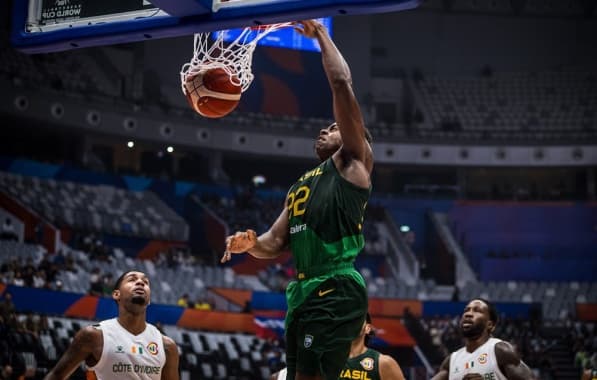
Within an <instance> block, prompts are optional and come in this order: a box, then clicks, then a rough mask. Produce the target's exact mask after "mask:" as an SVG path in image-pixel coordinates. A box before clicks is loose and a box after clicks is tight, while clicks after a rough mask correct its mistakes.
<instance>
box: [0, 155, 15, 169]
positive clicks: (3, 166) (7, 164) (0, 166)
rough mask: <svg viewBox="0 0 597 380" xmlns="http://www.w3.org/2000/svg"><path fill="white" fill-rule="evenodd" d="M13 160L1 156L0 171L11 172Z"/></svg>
mask: <svg viewBox="0 0 597 380" xmlns="http://www.w3.org/2000/svg"><path fill="white" fill-rule="evenodd" d="M12 162H13V159H12V158H10V157H6V156H0V170H2V171H6V172H8V171H10V165H12Z"/></svg>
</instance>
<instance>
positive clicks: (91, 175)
mask: <svg viewBox="0 0 597 380" xmlns="http://www.w3.org/2000/svg"><path fill="white" fill-rule="evenodd" d="M55 177H56V179H57V180H62V181H70V182H76V183H84V184H88V185H108V186H115V187H122V181H121V180H120V178H119V177H117V176H115V175H113V174H108V173H99V172H93V171H90V170H83V169H77V168H69V167H66V166H64V167H63V168H62V170H60V172H58V173H57V174H56V176H55Z"/></svg>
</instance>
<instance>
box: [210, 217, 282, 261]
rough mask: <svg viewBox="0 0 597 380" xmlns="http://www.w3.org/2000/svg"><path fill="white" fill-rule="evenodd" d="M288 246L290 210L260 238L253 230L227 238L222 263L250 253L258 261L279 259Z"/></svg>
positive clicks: (240, 232)
mask: <svg viewBox="0 0 597 380" xmlns="http://www.w3.org/2000/svg"><path fill="white" fill-rule="evenodd" d="M287 245H288V209H287V208H286V207H284V210H282V212H281V213H280V216H278V219H276V221H275V222H274V224H272V226H271V227H270V229H269V230H268V231H267V232H265V233H264V234H262V235H260V236H259V237H258V236H257V234H256V233H255V231H253V230H247V231H245V232H242V231H239V232H236V233H235V234H234V235H231V236H228V237H227V238H226V251H225V252H224V256H222V260H221V262H222V263H225V262H227V261H230V259H231V258H232V254H236V253H244V252H248V253H249V254H250V255H251V256H253V257H256V258H258V259H272V258H275V257H278V256H279V255H280V253H282V249H284V248H285V247H286V246H287Z"/></svg>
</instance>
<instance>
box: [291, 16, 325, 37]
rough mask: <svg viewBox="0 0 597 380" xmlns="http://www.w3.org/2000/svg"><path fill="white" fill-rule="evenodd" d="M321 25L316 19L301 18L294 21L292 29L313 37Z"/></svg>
mask: <svg viewBox="0 0 597 380" xmlns="http://www.w3.org/2000/svg"><path fill="white" fill-rule="evenodd" d="M320 28H323V25H322V24H321V23H320V22H319V21H317V20H302V21H296V22H295V23H294V30H296V31H297V32H298V33H300V34H302V35H303V36H305V37H309V38H315V37H316V36H317V32H318V31H319V30H320Z"/></svg>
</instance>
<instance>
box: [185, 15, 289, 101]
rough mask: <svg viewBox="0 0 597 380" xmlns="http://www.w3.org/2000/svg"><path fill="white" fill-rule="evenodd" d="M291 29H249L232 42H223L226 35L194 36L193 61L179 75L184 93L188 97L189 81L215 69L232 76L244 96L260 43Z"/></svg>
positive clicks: (265, 26) (278, 25) (206, 34)
mask: <svg viewBox="0 0 597 380" xmlns="http://www.w3.org/2000/svg"><path fill="white" fill-rule="evenodd" d="M291 25H292V23H290V22H286V23H280V24H271V25H263V26H258V27H247V28H244V29H242V31H241V33H240V34H239V35H238V37H236V38H235V39H234V40H232V41H231V42H224V37H225V32H214V33H212V32H206V33H197V34H195V42H194V46H195V50H194V52H193V58H191V61H190V62H188V63H185V64H184V65H183V66H182V69H181V71H180V81H181V86H182V92H183V93H184V94H186V88H185V84H186V83H187V80H189V79H190V78H192V77H194V76H195V75H197V74H199V73H202V72H205V71H207V70H210V69H215V68H222V69H224V70H225V71H226V73H228V75H230V81H231V82H232V83H234V84H235V85H237V86H241V88H242V91H243V92H245V91H246V90H247V89H248V88H249V86H250V85H251V82H253V78H254V75H253V72H252V70H251V64H252V62H253V52H254V51H255V46H256V45H257V42H259V40H260V39H262V38H263V37H265V36H266V35H268V34H269V33H271V32H273V31H275V30H278V29H280V28H285V27H288V26H291Z"/></svg>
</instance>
